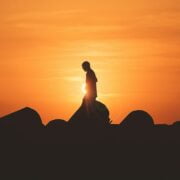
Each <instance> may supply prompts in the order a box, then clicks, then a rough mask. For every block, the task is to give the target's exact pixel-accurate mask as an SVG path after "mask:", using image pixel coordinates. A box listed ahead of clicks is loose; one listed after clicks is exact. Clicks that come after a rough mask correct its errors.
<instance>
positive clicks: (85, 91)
mask: <svg viewBox="0 0 180 180" xmlns="http://www.w3.org/2000/svg"><path fill="white" fill-rule="evenodd" d="M81 91H82V93H83V94H84V95H85V94H86V93H87V90H86V84H85V83H83V84H82V87H81Z"/></svg>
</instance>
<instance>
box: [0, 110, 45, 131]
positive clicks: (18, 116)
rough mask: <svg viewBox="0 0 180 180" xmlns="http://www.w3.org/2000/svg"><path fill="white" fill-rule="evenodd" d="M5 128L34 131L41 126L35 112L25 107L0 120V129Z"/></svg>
mask: <svg viewBox="0 0 180 180" xmlns="http://www.w3.org/2000/svg"><path fill="white" fill-rule="evenodd" d="M5 126H6V127H12V128H19V129H23V128H33V129H34V128H39V127H42V126H43V124H42V121H41V118H40V116H39V114H38V113H37V112H36V111H35V110H33V109H31V108H28V107H27V108H24V109H21V110H19V111H17V112H14V113H11V114H9V115H7V116H4V117H2V118H0V127H5Z"/></svg>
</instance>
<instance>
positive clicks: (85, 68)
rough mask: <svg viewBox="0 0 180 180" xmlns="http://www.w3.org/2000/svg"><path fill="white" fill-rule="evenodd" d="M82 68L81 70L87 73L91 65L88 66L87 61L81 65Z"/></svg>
mask: <svg viewBox="0 0 180 180" xmlns="http://www.w3.org/2000/svg"><path fill="white" fill-rule="evenodd" d="M82 68H83V70H84V71H86V72H87V71H89V70H90V69H91V65H90V63H89V62H88V61H84V62H83V63H82Z"/></svg>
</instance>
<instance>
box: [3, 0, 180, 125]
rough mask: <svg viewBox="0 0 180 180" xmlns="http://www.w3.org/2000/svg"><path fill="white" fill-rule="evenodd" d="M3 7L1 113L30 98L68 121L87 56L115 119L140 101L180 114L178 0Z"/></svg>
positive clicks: (159, 113) (164, 114)
mask: <svg viewBox="0 0 180 180" xmlns="http://www.w3.org/2000/svg"><path fill="white" fill-rule="evenodd" d="M0 11H1V22H0V23H1V29H0V32H1V33H0V39H1V41H0V48H1V53H0V59H1V61H0V67H1V71H0V82H1V89H0V94H1V104H0V105H1V111H0V116H3V115H5V114H8V113H10V112H13V111H15V110H17V109H19V108H22V107H25V106H29V107H32V108H34V109H36V110H37V111H38V112H39V113H40V115H41V117H42V119H43V122H44V123H48V122H49V121H50V120H52V119H54V118H62V119H65V120H67V121H68V119H69V118H70V117H71V115H72V114H73V113H74V111H76V109H77V108H78V107H79V105H80V104H81V101H82V97H83V95H84V94H86V89H85V84H83V82H85V78H86V77H85V72H84V71H83V70H82V67H81V64H82V61H83V59H88V60H89V61H90V63H91V64H92V68H93V70H94V71H95V73H96V74H97V78H98V83H97V87H98V100H100V101H102V102H103V103H104V104H106V105H107V106H108V108H109V110H110V112H111V117H112V120H113V122H114V123H120V121H121V120H122V119H123V118H124V117H125V116H126V115H127V114H128V113H129V112H131V111H132V110H135V109H143V110H146V111H148V112H149V113H150V114H152V116H153V117H154V119H155V121H156V123H172V122H173V121H174V120H178V119H180V114H179V111H178V110H177V107H179V106H180V101H179V100H178V99H179V96H180V95H179V94H180V83H179V76H180V71H179V69H180V60H179V59H180V53H179V42H180V36H179V34H180V33H179V26H180V13H179V12H180V3H179V1H178V0H172V1H169V0H158V1H156V3H155V2H154V1H148V0H137V1H132V0H126V1H118V0H111V1H109V0H105V1H96V0H91V1H83V0H77V1H72V0H66V1H57V0H51V1H48V0H36V1H35V0H32V1H28V2H26V3H25V2H24V1H23V0H18V3H17V2H16V1H12V0H6V1H2V3H1V6H0ZM82 84H83V85H82ZM12 90H13V92H12Z"/></svg>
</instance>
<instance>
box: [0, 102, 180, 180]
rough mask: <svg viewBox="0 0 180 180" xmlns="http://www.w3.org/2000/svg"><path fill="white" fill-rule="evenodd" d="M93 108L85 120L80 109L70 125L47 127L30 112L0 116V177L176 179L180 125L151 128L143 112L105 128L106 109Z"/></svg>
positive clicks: (55, 122)
mask: <svg viewBox="0 0 180 180" xmlns="http://www.w3.org/2000/svg"><path fill="white" fill-rule="evenodd" d="M97 106H98V107H97V109H96V111H95V112H96V113H97V114H98V116H96V115H95V116H92V117H89V119H86V118H87V114H86V113H85V109H84V107H83V105H82V106H81V107H80V109H79V110H78V112H76V113H75V115H74V116H73V117H72V118H71V120H70V122H66V121H64V120H61V119H59V120H58V119H57V120H53V121H51V122H49V123H48V124H47V125H46V126H44V125H43V124H42V122H41V118H40V116H39V115H38V113H37V112H36V111H34V110H32V109H30V108H24V109H22V110H20V111H17V112H15V113H12V114H10V115H7V116H5V117H3V118H1V119H0V145H1V148H0V156H1V161H0V164H1V165H2V168H1V174H0V177H3V178H2V179H13V178H14V179H28V178H30V179H37V177H38V178H39V179H46V178H48V179H94V177H95V179H96V177H97V178H98V179H143V180H144V179H148V178H150V179H154V177H155V179H157V178H158V179H177V178H178V179H179V177H180V176H179V159H180V155H179V150H180V126H179V122H176V123H174V124H172V125H165V124H162V125H161V124H158V125H155V124H154V122H153V118H152V117H151V116H150V115H149V114H148V113H146V112H144V111H134V112H132V113H130V114H129V115H128V116H127V117H126V118H125V119H124V120H123V121H122V123H121V124H110V122H109V111H108V109H107V108H106V107H105V106H104V105H103V104H101V103H100V102H97ZM98 108H100V110H99V109H98ZM99 116H100V117H101V118H102V120H100V121H99ZM3 172H4V173H5V176H3ZM18 173H19V174H18ZM17 174H18V175H17ZM11 175H13V177H12V178H8V176H10V177H11ZM4 177H5V178H4ZM21 177H23V178H21ZM24 177H25V178H24ZM27 177H28V178H27ZM147 177H148V178H147Z"/></svg>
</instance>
